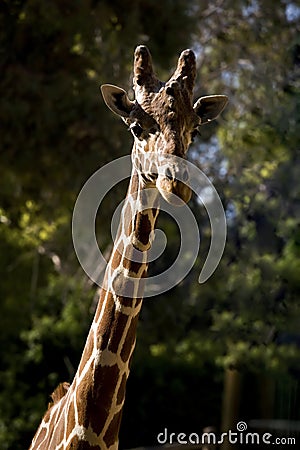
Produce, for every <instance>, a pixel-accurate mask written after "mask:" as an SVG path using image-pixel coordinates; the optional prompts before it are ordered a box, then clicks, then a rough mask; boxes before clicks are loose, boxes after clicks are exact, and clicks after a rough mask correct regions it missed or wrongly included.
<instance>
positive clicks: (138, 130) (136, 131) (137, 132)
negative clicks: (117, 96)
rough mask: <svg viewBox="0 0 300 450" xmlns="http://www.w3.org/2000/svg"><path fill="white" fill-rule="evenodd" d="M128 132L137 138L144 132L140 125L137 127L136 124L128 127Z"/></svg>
mask: <svg viewBox="0 0 300 450" xmlns="http://www.w3.org/2000/svg"><path fill="white" fill-rule="evenodd" d="M130 130H131V131H132V132H133V134H134V135H135V136H136V137H137V138H140V137H141V135H142V134H143V131H144V130H143V128H142V127H141V125H139V124H138V123H137V122H135V123H133V124H132V125H130Z"/></svg>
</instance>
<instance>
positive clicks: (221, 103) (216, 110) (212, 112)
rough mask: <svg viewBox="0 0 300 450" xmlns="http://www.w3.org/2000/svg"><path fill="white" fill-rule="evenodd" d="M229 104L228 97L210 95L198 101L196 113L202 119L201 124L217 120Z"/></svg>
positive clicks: (195, 106) (195, 107)
mask: <svg viewBox="0 0 300 450" xmlns="http://www.w3.org/2000/svg"><path fill="white" fill-rule="evenodd" d="M227 103H228V97H227V96H226V95H208V96H206V97H201V98H199V100H197V101H196V103H195V104H194V111H195V113H196V114H197V115H198V116H199V117H200V119H201V124H204V123H207V122H210V121H212V120H214V119H216V118H217V117H218V115H219V114H220V113H221V112H222V111H223V109H224V108H225V106H226V105H227Z"/></svg>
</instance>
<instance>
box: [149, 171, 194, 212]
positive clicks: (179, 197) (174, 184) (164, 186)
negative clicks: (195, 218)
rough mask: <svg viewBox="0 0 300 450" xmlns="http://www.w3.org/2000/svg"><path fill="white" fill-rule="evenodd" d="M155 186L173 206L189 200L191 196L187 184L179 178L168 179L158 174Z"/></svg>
mask: <svg viewBox="0 0 300 450" xmlns="http://www.w3.org/2000/svg"><path fill="white" fill-rule="evenodd" d="M156 187H157V189H158V190H159V192H160V194H161V195H162V197H163V198H164V199H165V200H166V201H167V202H168V203H170V204H171V205H174V206H183V205H184V204H185V203H188V202H189V200H190V199H191V196H192V190H191V188H190V187H189V185H188V184H186V183H184V182H182V181H180V180H176V179H175V180H173V179H169V178H168V177H166V176H161V175H159V176H158V178H157V181H156Z"/></svg>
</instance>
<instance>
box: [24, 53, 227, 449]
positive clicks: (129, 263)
mask: <svg viewBox="0 0 300 450" xmlns="http://www.w3.org/2000/svg"><path fill="white" fill-rule="evenodd" d="M133 72H134V78H133V89H134V93H135V100H134V101H132V100H130V99H129V97H128V96H127V93H126V92H125V91H124V90H123V89H121V88H119V87H116V86H113V85H108V84H106V85H103V86H102V87H101V91H102V94H103V98H104V101H105V103H106V104H107V105H108V107H109V108H110V109H111V110H112V111H113V112H114V113H116V114H118V115H119V116H120V117H122V119H123V120H124V122H125V123H126V125H127V126H128V128H129V130H130V131H131V133H132V135H133V138H134V144H133V148H132V152H131V158H132V162H133V164H132V172H131V177H130V182H129V187H128V192H127V196H126V198H125V201H124V205H123V209H122V212H121V215H120V226H119V230H118V232H117V234H116V240H115V243H114V248H113V250H112V253H111V257H110V259H109V262H108V264H107V268H106V272H105V276H104V283H103V285H102V288H101V289H100V292H99V301H98V305H97V309H96V312H95V316H94V319H93V322H92V325H91V328H90V331H89V334H88V337H87V340H86V344H85V347H84V349H83V353H82V356H81V360H80V363H79V366H78V369H77V372H76V374H75V377H74V379H73V381H72V383H71V384H70V385H68V384H62V385H60V386H59V387H58V388H57V389H56V390H55V392H54V393H53V397H52V398H53V403H52V404H51V405H50V408H49V409H48V411H47V412H46V414H45V416H44V418H43V420H42V422H41V424H40V426H39V428H38V430H37V432H36V434H35V436H34V438H33V441H32V444H31V446H30V450H71V449H73V450H116V449H117V448H118V434H119V428H120V423H121V416H122V409H123V405H124V400H125V390H126V381H127V378H128V375H129V370H130V363H131V359H132V355H133V350H134V346H135V340H136V327H137V322H138V317H139V312H140V308H141V305H142V298H143V290H144V284H145V279H146V277H147V269H148V251H149V249H150V247H151V242H152V239H153V233H154V230H155V223H156V219H157V216H158V211H159V206H160V200H161V199H164V201H165V202H166V203H167V204H170V205H172V206H173V205H177V206H179V205H183V206H182V208H177V209H178V210H180V209H183V211H184V212H185V210H184V205H185V204H186V203H187V202H188V201H189V199H190V196H191V190H192V189H191V186H190V185H189V183H191V174H190V171H189V165H188V164H186V163H185V157H186V152H187V150H188V147H189V145H190V143H191V141H192V136H193V133H194V131H195V130H196V129H197V128H198V127H199V126H200V125H201V124H203V123H206V122H209V121H211V120H213V119H215V118H216V117H217V116H218V115H219V114H220V113H221V111H222V110H223V109H224V107H225V106H226V103H227V97H226V96H224V95H216V96H208V97H202V98H201V99H199V100H198V101H197V102H196V103H195V104H193V99H192V96H193V88H194V83H195V76H196V62H195V55H194V53H193V52H192V51H191V50H189V49H188V50H185V51H184V52H182V53H181V55H180V57H179V59H178V63H177V67H176V69H175V71H174V74H173V75H172V77H171V78H170V80H169V81H167V82H166V83H163V82H162V81H160V80H159V79H158V78H157V76H156V75H155V73H154V70H153V66H152V60H151V55H150V52H149V50H148V49H147V47H145V46H139V47H137V48H136V50H135V54H134V70H133ZM83 198H84V195H83ZM85 199H86V201H87V202H88V199H87V198H85ZM187 210H189V209H188V208H187ZM89 213H90V211H89ZM76 217H77V220H78V221H80V220H81V218H80V216H76ZM186 217H187V216H186ZM90 219H93V211H92V214H91V217H90ZM81 237H82V239H83V240H84V232H83V235H82V236H81Z"/></svg>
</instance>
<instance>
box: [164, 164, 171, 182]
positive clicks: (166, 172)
mask: <svg viewBox="0 0 300 450" xmlns="http://www.w3.org/2000/svg"><path fill="white" fill-rule="evenodd" d="M165 177H166V178H167V179H168V180H173V175H172V172H171V169H170V167H167V168H166V171H165Z"/></svg>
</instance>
